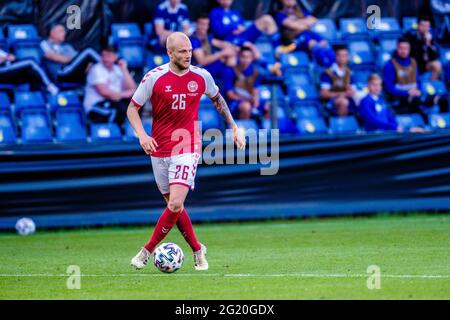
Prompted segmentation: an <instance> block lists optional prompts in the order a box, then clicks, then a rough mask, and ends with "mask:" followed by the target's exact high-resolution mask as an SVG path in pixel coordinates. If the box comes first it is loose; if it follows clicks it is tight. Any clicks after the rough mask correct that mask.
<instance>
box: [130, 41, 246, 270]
mask: <svg viewBox="0 0 450 320" xmlns="http://www.w3.org/2000/svg"><path fill="white" fill-rule="evenodd" d="M166 47H167V54H168V55H169V57H170V62H169V63H167V64H165V65H162V66H160V67H157V68H155V69H153V70H151V71H150V72H148V73H147V74H146V75H145V76H144V78H143V79H142V81H141V83H140V85H139V87H138V88H137V90H136V92H135V93H134V95H133V98H132V99H131V102H130V104H129V106H128V110H127V115H128V119H129V121H130V123H131V125H132V126H133V128H134V130H135V131H136V133H137V135H138V137H139V143H140V145H141V147H142V148H143V149H144V151H145V153H146V154H147V155H150V156H151V161H152V167H153V173H154V175H155V180H156V184H157V186H158V188H159V190H160V192H161V193H162V195H163V197H164V199H165V200H166V202H167V207H166V209H165V210H164V212H163V213H162V215H161V216H160V218H159V220H158V222H157V223H156V226H155V229H154V231H153V234H152V236H151V238H150V241H149V242H148V243H147V244H146V245H145V246H144V247H143V248H142V249H141V250H140V251H139V253H138V254H137V255H136V256H135V257H134V258H133V259H132V260H131V265H132V266H134V267H135V268H137V269H141V268H143V267H145V265H146V264H147V261H148V259H149V257H150V255H151V254H152V252H153V251H154V250H155V247H156V246H157V245H158V243H159V242H160V241H161V240H163V239H164V237H165V236H166V235H167V233H168V232H169V231H170V229H172V227H173V226H174V225H175V224H176V225H177V227H178V229H179V230H180V231H181V233H182V234H183V236H184V238H185V239H186V241H187V242H188V244H189V246H190V247H191V248H192V251H193V252H194V263H195V266H194V267H195V270H207V269H208V262H207V260H206V257H205V255H206V247H205V246H204V245H203V244H201V243H199V242H198V241H197V238H196V235H195V233H194V229H193V227H192V223H191V220H190V219H189V216H188V214H187V212H186V210H185V208H184V201H185V199H186V196H187V194H188V192H189V189H193V188H194V178H195V174H196V169H197V164H198V160H199V157H200V154H199V153H200V148H201V144H200V143H201V141H200V137H199V132H198V130H199V129H198V127H197V126H196V121H197V119H198V108H199V104H200V98H201V96H202V95H203V94H206V95H207V96H208V97H209V98H210V99H211V100H212V101H213V103H214V105H215V107H216V108H217V110H218V111H219V113H220V114H221V115H222V117H223V118H224V119H225V121H226V123H227V124H228V125H229V126H230V127H231V128H232V132H233V141H234V143H235V144H236V145H237V147H238V148H239V149H244V148H245V137H244V136H243V134H242V133H241V132H240V131H239V129H238V127H237V125H236V123H235V122H234V119H233V117H232V115H231V113H230V110H229V108H228V105H227V103H226V102H225V99H224V98H223V97H222V95H221V94H220V92H219V89H218V87H217V86H216V84H215V83H214V80H213V78H212V77H211V74H210V73H209V72H208V71H206V70H204V69H202V68H199V67H195V66H192V65H191V58H192V45H191V41H190V40H189V38H188V37H187V36H186V35H185V34H183V33H181V32H175V33H172V34H171V35H169V37H168V38H167V44H166ZM147 100H148V101H149V102H150V104H151V105H152V110H153V128H152V136H151V137H150V136H148V135H147V133H146V132H145V130H144V128H143V126H142V122H141V119H140V117H139V113H138V110H139V108H141V107H142V106H143V105H144V104H145V102H146V101H147Z"/></svg>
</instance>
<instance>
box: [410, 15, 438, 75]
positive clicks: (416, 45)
mask: <svg viewBox="0 0 450 320" xmlns="http://www.w3.org/2000/svg"><path fill="white" fill-rule="evenodd" d="M404 37H405V38H407V39H408V41H409V44H410V45H411V52H412V56H413V57H414V59H415V60H416V62H417V66H418V68H419V73H420V74H423V73H424V72H425V71H431V80H439V77H440V75H441V73H442V64H441V62H440V61H439V50H438V48H437V45H436V43H435V41H434V39H433V36H432V34H431V22H430V18H429V17H420V18H419V21H418V26H417V30H409V31H408V32H407V33H405V34H404Z"/></svg>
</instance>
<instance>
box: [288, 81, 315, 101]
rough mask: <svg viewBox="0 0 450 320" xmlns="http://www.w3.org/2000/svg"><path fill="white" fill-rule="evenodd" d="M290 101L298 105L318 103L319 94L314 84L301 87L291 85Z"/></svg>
mask: <svg viewBox="0 0 450 320" xmlns="http://www.w3.org/2000/svg"><path fill="white" fill-rule="evenodd" d="M289 99H290V101H291V103H296V102H297V101H303V102H306V101H318V100H319V93H318V92H317V89H316V87H315V86H314V85H313V84H304V85H301V86H296V85H294V84H291V85H290V86H289Z"/></svg>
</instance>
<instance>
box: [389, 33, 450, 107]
mask: <svg viewBox="0 0 450 320" xmlns="http://www.w3.org/2000/svg"><path fill="white" fill-rule="evenodd" d="M410 52H411V45H410V44H409V41H408V39H406V38H403V37H402V38H400V39H399V40H398V42H397V49H396V51H395V52H394V53H393V55H392V59H391V60H390V61H388V62H387V63H386V65H385V66H384V71H383V78H384V83H385V90H386V93H387V95H388V98H389V101H391V102H392V104H393V107H394V109H395V110H396V112H397V113H422V110H421V109H420V106H427V107H432V106H434V105H439V107H440V111H441V112H447V111H448V101H447V99H446V98H445V97H441V96H439V95H427V96H426V97H425V96H423V95H422V92H421V91H420V87H421V83H420V77H419V68H418V66H417V62H416V60H415V59H414V58H411V57H410Z"/></svg>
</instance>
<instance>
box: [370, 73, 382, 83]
mask: <svg viewBox="0 0 450 320" xmlns="http://www.w3.org/2000/svg"><path fill="white" fill-rule="evenodd" d="M375 80H380V81H382V80H381V77H380V76H379V75H378V73H372V74H371V75H370V76H369V79H367V82H368V83H369V82H372V81H375Z"/></svg>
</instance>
